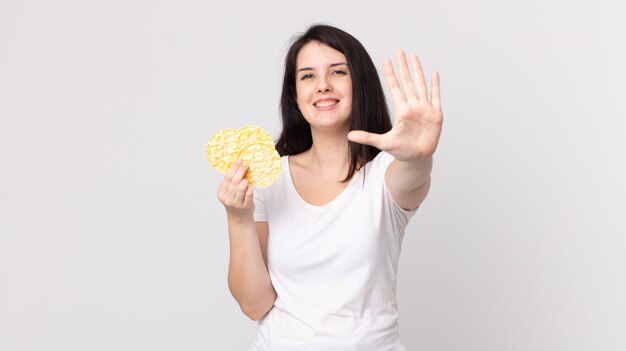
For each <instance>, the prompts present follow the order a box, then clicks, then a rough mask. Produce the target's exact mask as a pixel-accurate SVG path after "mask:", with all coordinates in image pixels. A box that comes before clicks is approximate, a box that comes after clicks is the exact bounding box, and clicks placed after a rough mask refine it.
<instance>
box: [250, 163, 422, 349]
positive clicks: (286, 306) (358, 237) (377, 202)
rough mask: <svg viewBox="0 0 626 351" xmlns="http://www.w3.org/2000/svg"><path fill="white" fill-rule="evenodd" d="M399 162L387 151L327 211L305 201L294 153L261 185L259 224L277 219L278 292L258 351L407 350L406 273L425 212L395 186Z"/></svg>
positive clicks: (273, 267) (272, 236)
mask: <svg viewBox="0 0 626 351" xmlns="http://www.w3.org/2000/svg"><path fill="white" fill-rule="evenodd" d="M391 161H393V156H391V155H389V154H387V153H385V152H380V153H379V154H378V155H377V156H376V157H375V158H374V159H373V160H372V161H371V162H369V163H368V164H367V165H366V166H365V167H364V169H365V172H364V170H363V168H362V169H361V170H360V171H358V172H357V173H355V175H354V177H353V178H352V179H351V180H350V182H349V184H348V185H347V186H346V187H345V188H344V190H343V191H342V192H341V193H340V194H339V195H338V196H337V197H336V198H335V199H333V200H332V201H331V202H329V203H328V204H326V205H324V206H314V205H311V204H309V203H307V202H305V201H304V200H303V199H302V198H301V197H300V195H299V194H298V192H297V191H296V189H295V186H294V185H293V182H292V179H291V173H290V170H289V162H288V157H287V156H283V157H282V165H283V171H282V172H281V175H280V176H279V178H278V179H277V180H276V182H274V184H272V185H271V186H269V187H266V188H256V189H255V193H254V194H255V198H254V201H255V206H256V209H255V213H254V219H255V221H258V222H265V221H266V222H267V223H268V227H269V237H268V247H267V263H268V269H269V274H270V278H271V280H272V284H273V286H274V289H275V290H276V293H277V295H278V296H277V298H276V301H275V302H274V307H273V308H272V309H271V310H270V311H269V312H268V313H267V314H266V315H265V316H264V317H263V318H262V319H261V320H259V322H258V333H257V336H256V338H255V340H254V342H253V344H252V345H251V346H250V348H249V349H248V351H287V350H290V351H291V350H294V351H295V350H297V351H309V350H310V351H313V350H315V351H370V350H371V351H374V350H375V351H402V350H405V349H404V347H403V346H402V345H401V344H400V340H399V336H398V312H397V305H396V277H397V272H398V259H399V256H400V247H401V243H402V238H403V235H404V229H405V227H406V225H407V224H408V222H409V219H410V218H411V216H412V215H413V214H414V213H415V211H406V210H404V209H402V208H401V207H400V206H398V205H397V204H396V203H395V202H394V201H393V199H392V198H391V194H390V193H389V191H388V190H387V187H386V185H385V183H384V176H385V171H386V169H387V167H388V166H389V164H390V163H391ZM364 174H365V182H364V181H363V178H364Z"/></svg>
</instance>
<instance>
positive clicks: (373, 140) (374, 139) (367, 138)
mask: <svg viewBox="0 0 626 351" xmlns="http://www.w3.org/2000/svg"><path fill="white" fill-rule="evenodd" d="M348 140H350V141H353V142H355V143H359V144H365V145H371V146H374V147H375V148H377V149H380V150H382V148H381V145H382V143H383V136H382V135H381V134H376V133H369V132H366V131H364V130H353V131H351V132H350V133H348Z"/></svg>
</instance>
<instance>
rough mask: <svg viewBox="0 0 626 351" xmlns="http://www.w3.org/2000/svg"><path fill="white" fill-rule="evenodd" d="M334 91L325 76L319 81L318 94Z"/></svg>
mask: <svg viewBox="0 0 626 351" xmlns="http://www.w3.org/2000/svg"><path fill="white" fill-rule="evenodd" d="M332 90H333V88H332V85H331V84H330V82H329V81H328V78H327V77H325V76H321V77H320V79H318V81H317V92H318V93H325V92H328V91H332Z"/></svg>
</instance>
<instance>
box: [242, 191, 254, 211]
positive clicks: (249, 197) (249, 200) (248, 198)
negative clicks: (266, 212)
mask: <svg viewBox="0 0 626 351" xmlns="http://www.w3.org/2000/svg"><path fill="white" fill-rule="evenodd" d="M253 201H254V187H252V186H248V190H246V195H245V197H244V199H243V206H244V207H248V206H250V205H251V204H252V202H253Z"/></svg>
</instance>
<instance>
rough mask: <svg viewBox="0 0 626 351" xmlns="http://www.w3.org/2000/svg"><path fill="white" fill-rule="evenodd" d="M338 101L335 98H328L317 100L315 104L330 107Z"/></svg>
mask: <svg viewBox="0 0 626 351" xmlns="http://www.w3.org/2000/svg"><path fill="white" fill-rule="evenodd" d="M336 103H337V101H335V100H326V101H320V102H317V103H316V104H315V106H317V107H328V106H332V105H334V104H336Z"/></svg>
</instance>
